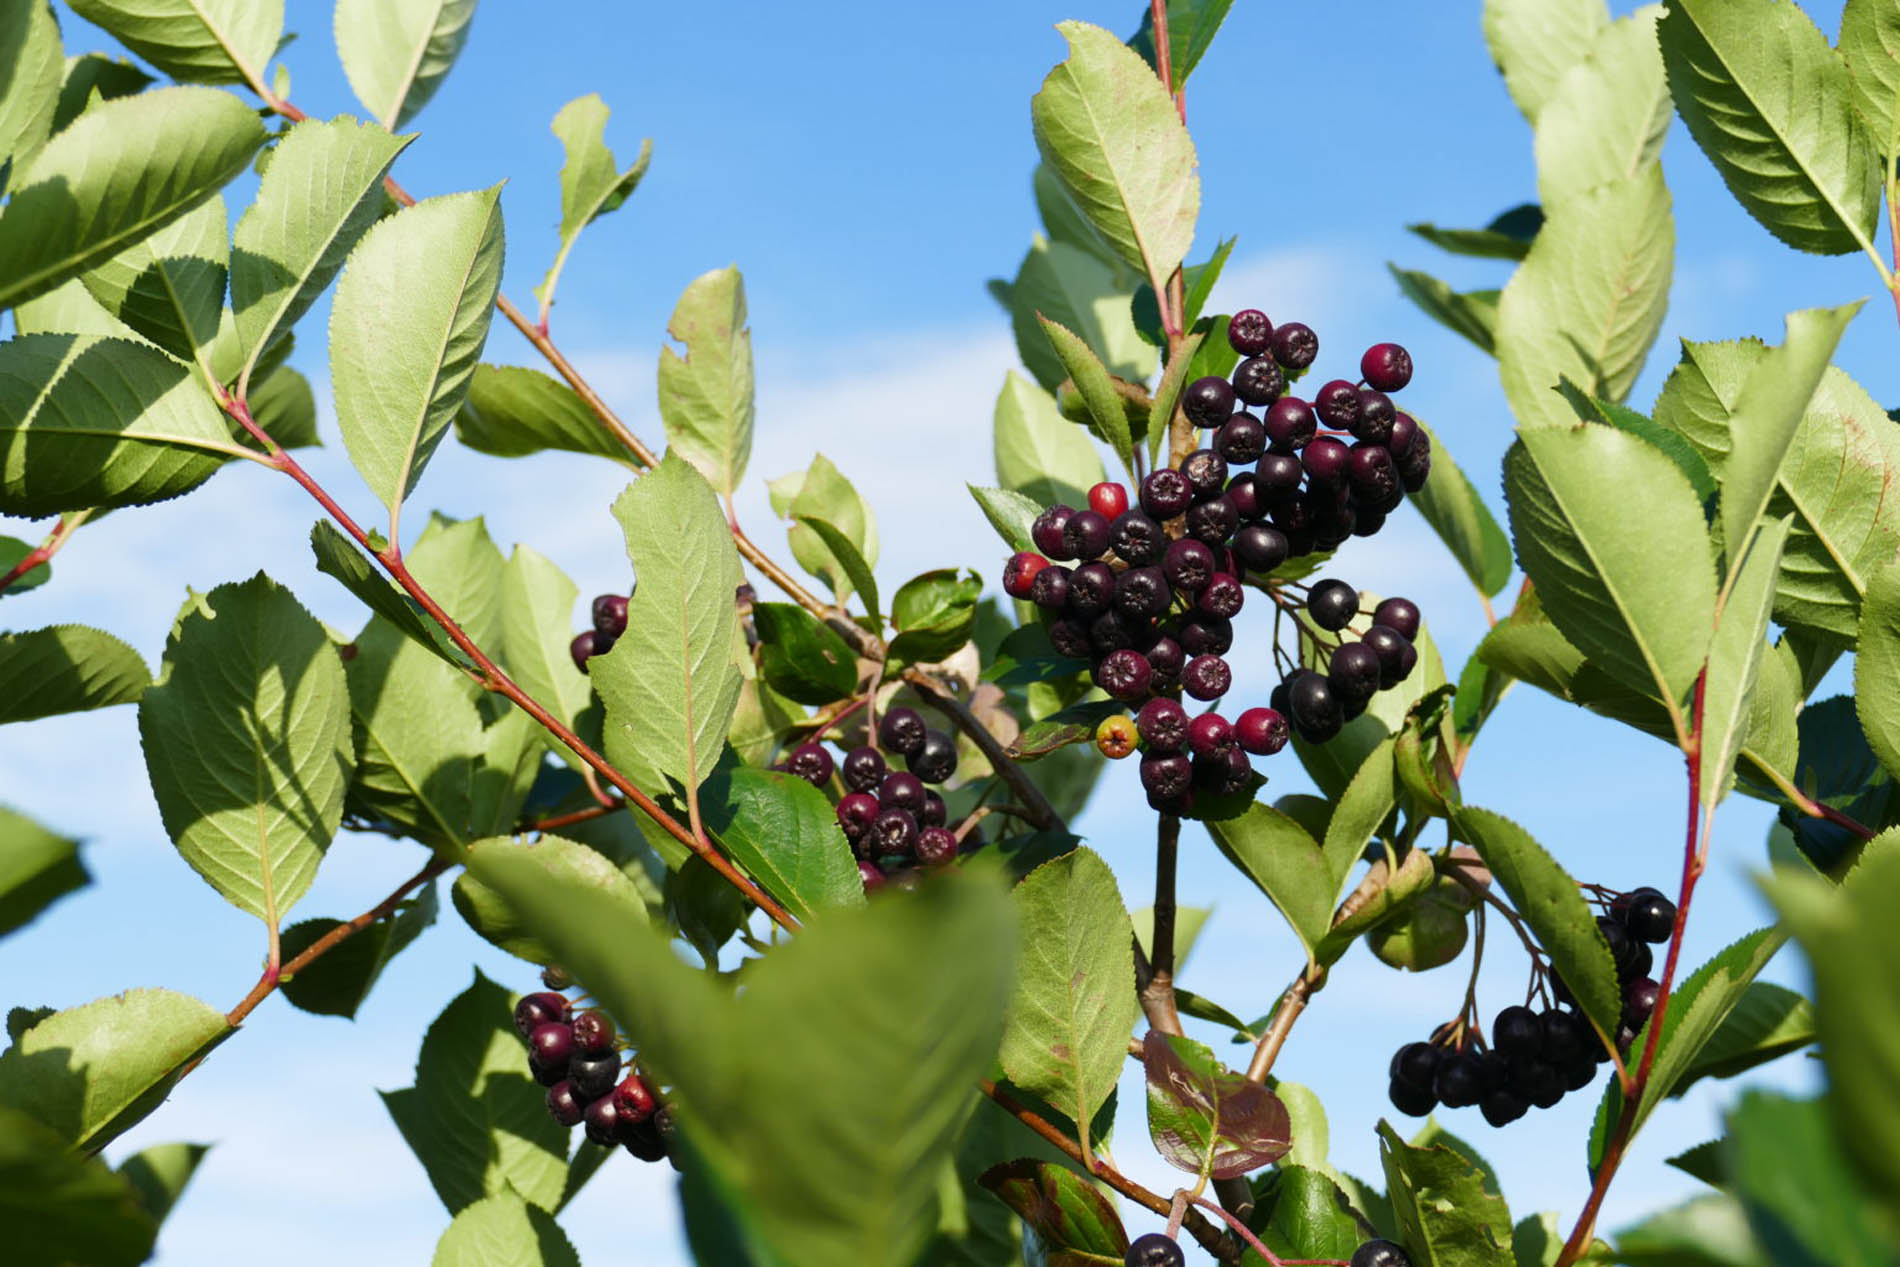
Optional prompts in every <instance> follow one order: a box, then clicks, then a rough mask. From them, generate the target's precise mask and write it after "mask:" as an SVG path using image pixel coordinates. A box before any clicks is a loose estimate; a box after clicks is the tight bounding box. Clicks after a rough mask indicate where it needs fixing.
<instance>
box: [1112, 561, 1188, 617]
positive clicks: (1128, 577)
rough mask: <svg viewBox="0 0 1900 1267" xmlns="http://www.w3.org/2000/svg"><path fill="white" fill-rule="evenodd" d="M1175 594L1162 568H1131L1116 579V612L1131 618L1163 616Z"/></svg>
mask: <svg viewBox="0 0 1900 1267" xmlns="http://www.w3.org/2000/svg"><path fill="white" fill-rule="evenodd" d="M1173 597H1174V592H1173V591H1172V590H1171V589H1169V587H1168V578H1167V575H1166V574H1165V573H1163V572H1162V570H1161V569H1160V568H1156V567H1142V568H1129V569H1128V570H1127V571H1126V572H1123V573H1122V574H1121V575H1120V576H1118V577H1116V578H1115V599H1114V602H1115V610H1116V611H1118V612H1122V613H1124V614H1125V615H1129V616H1151V617H1152V616H1163V615H1166V614H1167V611H1168V603H1169V600H1171V599H1172V598H1173Z"/></svg>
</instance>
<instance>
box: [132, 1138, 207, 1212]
mask: <svg viewBox="0 0 1900 1267" xmlns="http://www.w3.org/2000/svg"><path fill="white" fill-rule="evenodd" d="M210 1151H211V1145H209V1144H154V1145H152V1146H151V1147H150V1148H145V1149H141V1150H140V1151H138V1152H136V1153H134V1154H132V1156H130V1157H127V1158H126V1159H125V1160H124V1161H122V1162H120V1163H119V1177H120V1178H121V1179H123V1180H125V1181H126V1183H128V1184H130V1185H131V1187H132V1190H133V1191H134V1192H136V1193H137V1194H138V1198H139V1204H140V1205H141V1206H143V1207H144V1208H145V1212H146V1213H147V1214H149V1215H151V1216H152V1218H153V1220H154V1221H155V1222H158V1223H163V1222H164V1221H165V1216H166V1215H167V1214H170V1213H171V1209H172V1207H173V1206H174V1205H176V1204H178V1198H179V1197H181V1196H183V1195H184V1192H185V1185H186V1184H189V1183H190V1182H191V1177H192V1175H193V1174H195V1173H197V1170H198V1163H199V1162H201V1161H203V1160H204V1156H205V1154H206V1153H208V1152H210Z"/></svg>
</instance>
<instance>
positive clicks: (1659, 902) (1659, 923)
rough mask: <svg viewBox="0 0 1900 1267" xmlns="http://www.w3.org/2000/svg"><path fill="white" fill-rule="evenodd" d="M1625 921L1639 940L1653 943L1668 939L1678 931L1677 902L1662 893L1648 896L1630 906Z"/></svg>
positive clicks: (1631, 933) (1632, 934)
mask: <svg viewBox="0 0 1900 1267" xmlns="http://www.w3.org/2000/svg"><path fill="white" fill-rule="evenodd" d="M1623 922H1624V926H1625V927H1627V928H1628V929H1629V930H1630V935H1631V936H1633V937H1635V938H1636V939H1637V940H1638V941H1646V942H1649V943H1650V944H1652V945H1655V944H1657V943H1660V942H1665V941H1668V940H1669V936H1670V934H1671V933H1673V932H1675V931H1676V904H1675V903H1674V902H1671V901H1670V900H1669V899H1668V898H1666V897H1664V896H1663V895H1662V894H1660V893H1657V894H1654V895H1651V896H1646V897H1644V898H1643V899H1642V900H1640V901H1638V902H1637V903H1636V904H1635V905H1633V906H1631V907H1630V912H1629V915H1628V916H1626V917H1625V918H1624V921H1623Z"/></svg>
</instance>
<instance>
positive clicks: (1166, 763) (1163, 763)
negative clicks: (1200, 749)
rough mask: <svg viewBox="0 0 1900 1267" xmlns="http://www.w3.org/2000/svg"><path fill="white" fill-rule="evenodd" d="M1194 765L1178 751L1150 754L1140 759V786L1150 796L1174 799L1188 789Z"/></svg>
mask: <svg viewBox="0 0 1900 1267" xmlns="http://www.w3.org/2000/svg"><path fill="white" fill-rule="evenodd" d="M1193 777H1194V766H1193V763H1192V762H1190V761H1189V760H1188V759H1187V757H1186V755H1185V754H1183V753H1179V752H1164V753H1159V754H1150V755H1148V756H1145V757H1143V758H1142V759H1141V786H1142V789H1143V790H1144V791H1146V792H1147V793H1148V795H1149V796H1150V797H1151V798H1156V799H1160V800H1170V801H1171V800H1174V799H1176V798H1177V797H1179V796H1181V795H1183V794H1184V793H1185V792H1186V791H1187V790H1188V784H1189V782H1190V781H1191V780H1192V779H1193Z"/></svg>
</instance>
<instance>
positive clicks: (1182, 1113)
mask: <svg viewBox="0 0 1900 1267" xmlns="http://www.w3.org/2000/svg"><path fill="white" fill-rule="evenodd" d="M1141 1046H1142V1057H1141V1063H1142V1069H1143V1071H1144V1074H1145V1076H1146V1080H1147V1085H1148V1134H1149V1135H1150V1137H1152V1138H1153V1140H1154V1146H1155V1151H1156V1152H1159V1153H1160V1154H1161V1156H1162V1158H1163V1159H1164V1160H1166V1161H1167V1162H1168V1164H1169V1165H1171V1166H1174V1167H1175V1168H1176V1169H1179V1170H1185V1171H1187V1172H1188V1173H1189V1174H1191V1175H1199V1176H1201V1177H1202V1178H1203V1179H1206V1178H1208V1177H1210V1176H1211V1177H1212V1178H1215V1179H1233V1178H1237V1177H1239V1176H1241V1175H1244V1174H1246V1173H1247V1172H1249V1171H1252V1170H1258V1169H1260V1168H1261V1167H1262V1166H1266V1165H1271V1164H1272V1163H1273V1162H1276V1161H1278V1160H1280V1158H1282V1157H1284V1156H1286V1154H1287V1150H1288V1149H1290V1148H1291V1147H1292V1131H1291V1123H1290V1122H1289V1120H1288V1118H1287V1112H1286V1106H1285V1105H1283V1104H1281V1103H1280V1100H1279V1097H1278V1096H1276V1095H1274V1094H1273V1092H1271V1091H1269V1090H1267V1089H1266V1088H1265V1087H1263V1086H1261V1085H1260V1084H1259V1083H1257V1082H1250V1081H1248V1080H1247V1079H1246V1078H1244V1077H1242V1076H1241V1075H1239V1074H1237V1073H1232V1072H1230V1071H1228V1070H1227V1069H1225V1068H1223V1067H1222V1066H1221V1064H1220V1062H1219V1061H1217V1060H1215V1059H1214V1053H1213V1052H1211V1051H1209V1050H1208V1049H1207V1048H1206V1047H1205V1046H1203V1045H1202V1044H1200V1043H1197V1042H1195V1041H1194V1040H1193V1039H1191V1038H1180V1037H1176V1036H1175V1035H1173V1034H1163V1033H1161V1032H1160V1031H1159V1030H1149V1031H1148V1034H1147V1036H1146V1037H1145V1038H1143V1039H1142V1044H1141Z"/></svg>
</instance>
